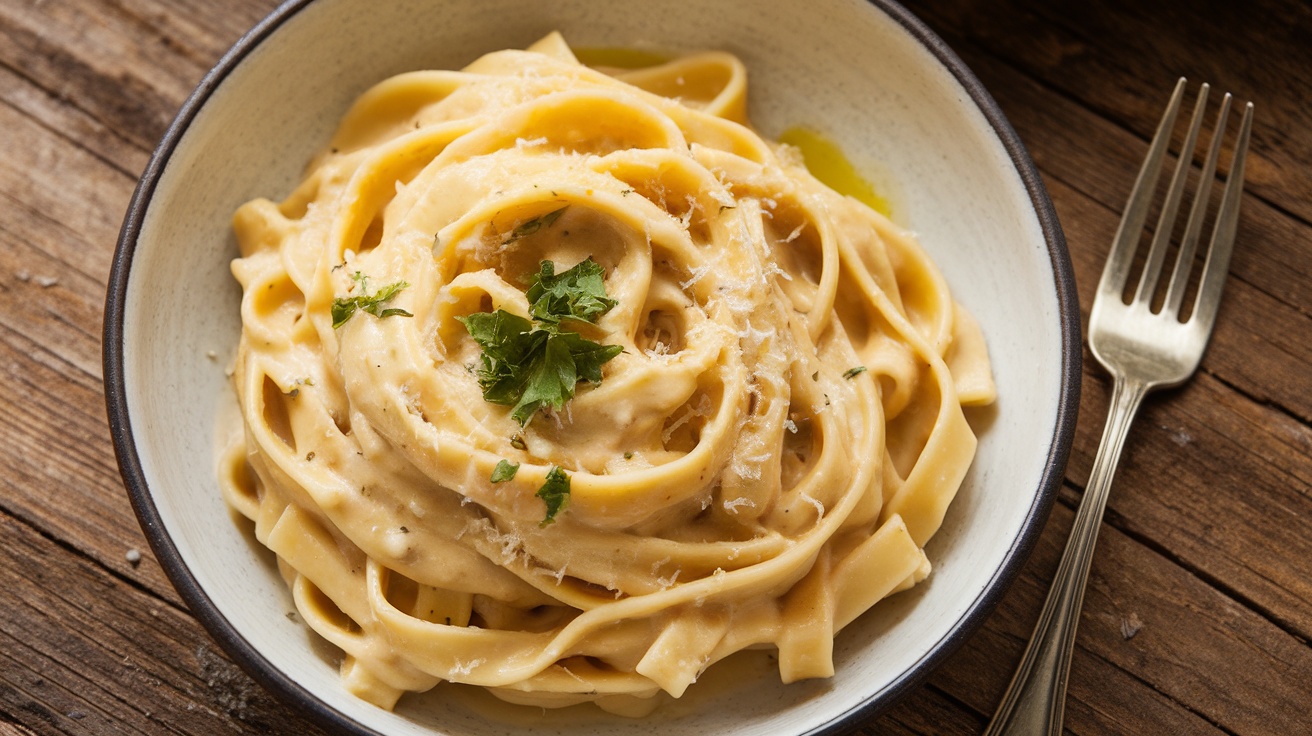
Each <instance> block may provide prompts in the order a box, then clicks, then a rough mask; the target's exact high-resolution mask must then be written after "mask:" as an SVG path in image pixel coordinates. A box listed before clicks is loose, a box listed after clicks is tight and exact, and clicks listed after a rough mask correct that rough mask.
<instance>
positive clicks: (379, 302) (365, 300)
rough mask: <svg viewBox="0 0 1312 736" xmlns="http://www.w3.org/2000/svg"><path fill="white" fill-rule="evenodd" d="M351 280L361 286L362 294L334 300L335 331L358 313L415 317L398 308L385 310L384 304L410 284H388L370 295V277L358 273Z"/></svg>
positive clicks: (399, 282) (376, 315) (401, 282)
mask: <svg viewBox="0 0 1312 736" xmlns="http://www.w3.org/2000/svg"><path fill="white" fill-rule="evenodd" d="M351 279H352V280H354V281H355V282H356V283H358V284H359V285H360V294H359V295H358V296H343V297H338V298H336V299H334V300H333V309H332V314H333V329H334V330H335V329H337V328H338V327H341V326H342V325H344V324H346V322H347V320H349V319H351V317H354V316H355V313H356V312H357V311H359V312H368V313H369V314H372V315H373V316H375V317H378V318H380V319H381V318H383V317H413V316H414V315H413V314H411V313H409V312H407V311H405V310H404V309H398V308H396V307H388V308H384V307H383V304H384V303H385V302H388V301H390V300H391V299H392V297H395V296H396V295H397V294H399V293H400V292H401V290H402V289H404V288H406V287H407V286H409V285H410V284H408V283H406V282H404V281H397V282H396V283H393V284H388V285H387V286H384V287H383V288H381V289H379V290H378V291H377V292H376V293H374V294H372V295H371V294H370V293H369V277H368V276H365V275H364V274H362V273H360V272H359V271H356V272H355V273H354V274H352V276H351Z"/></svg>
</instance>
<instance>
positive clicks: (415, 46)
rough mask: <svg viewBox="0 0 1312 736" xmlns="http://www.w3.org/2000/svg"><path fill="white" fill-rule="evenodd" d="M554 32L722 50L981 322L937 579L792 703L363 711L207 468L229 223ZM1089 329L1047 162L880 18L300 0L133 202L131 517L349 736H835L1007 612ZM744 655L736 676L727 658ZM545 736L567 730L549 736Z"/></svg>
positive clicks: (226, 292)
mask: <svg viewBox="0 0 1312 736" xmlns="http://www.w3.org/2000/svg"><path fill="white" fill-rule="evenodd" d="M552 30H560V31H561V32H562V33H563V34H564V35H565V37H566V39H567V40H568V41H569V42H570V43H571V44H572V45H574V46H576V47H638V48H652V49H661V50H678V49H686V50H701V49H722V50H726V51H730V52H732V53H735V54H737V55H738V56H739V57H740V58H742V59H743V61H744V62H745V63H746V65H747V67H748V69H749V74H750V105H751V108H750V113H751V119H752V122H753V124H754V125H755V126H756V127H757V128H758V130H760V131H761V132H762V133H763V134H764V135H765V136H766V137H769V138H772V137H777V136H778V134H779V133H780V132H781V131H783V130H784V129H786V128H788V127H790V126H794V125H806V126H809V127H813V128H815V129H818V130H819V131H821V132H822V133H823V134H824V135H825V136H826V137H828V138H829V139H831V140H833V141H834V142H836V143H837V144H839V146H840V147H841V148H842V149H843V150H844V152H845V153H846V154H847V155H848V157H849V158H850V159H851V160H852V161H853V162H855V163H856V164H857V166H858V168H860V169H862V170H863V171H865V172H866V173H867V174H868V175H869V176H870V177H871V178H872V179H873V181H874V182H875V183H876V185H877V186H878V187H879V188H881V189H882V190H884V191H886V192H888V193H889V194H890V195H891V198H892V200H893V204H894V219H895V220H897V221H898V222H899V223H900V224H902V225H903V226H906V227H908V228H910V229H912V230H914V231H916V232H917V233H918V235H919V236H920V239H921V241H922V244H923V245H924V247H925V248H926V249H927V250H928V251H929V252H930V254H931V255H932V256H933V258H934V260H935V262H936V263H937V264H938V265H939V267H940V268H941V269H942V270H943V272H944V274H945V276H946V278H947V280H948V283H949V285H950V286H951V288H952V290H953V294H954V296H955V297H956V298H957V299H958V300H959V301H960V302H962V303H963V304H964V305H965V306H966V308H967V309H968V310H970V311H971V312H972V313H973V314H974V315H975V317H976V318H977V319H978V320H979V322H980V324H981V326H982V327H983V331H984V334H985V337H986V339H987V341H988V344H989V352H990V357H991V359H992V361H993V367H994V371H995V377H996V380H997V383H998V394H999V401H998V403H997V405H996V406H995V407H993V408H991V409H989V410H986V411H976V412H975V413H973V414H971V419H972V422H973V423H974V425H975V427H976V430H977V431H979V432H980V434H981V438H980V444H979V451H978V454H977V456H976V460H975V463H974V465H973V467H972V469H971V471H970V473H969V475H968V476H967V478H966V482H965V484H964V485H963V487H962V489H961V491H960V493H959V494H958V496H957V498H956V500H955V501H954V503H953V505H952V508H951V509H950V511H949V513H948V516H947V518H946V519H945V520H944V524H943V527H942V528H941V530H940V531H939V532H938V534H937V535H936V536H935V538H934V539H933V541H932V542H931V543H930V545H929V547H928V549H927V552H928V554H929V556H930V559H931V561H932V562H933V564H934V566H935V570H934V573H933V574H932V575H931V576H930V578H929V579H928V580H927V581H926V582H924V583H922V584H921V585H919V586H917V587H916V588H914V589H913V590H912V591H910V592H908V593H903V594H899V595H897V596H894V597H893V598H891V599H889V600H887V601H884V602H882V603H880V604H879V605H878V606H876V607H875V609H873V610H872V611H871V612H869V613H868V614H866V615H865V616H864V617H862V618H861V619H859V620H858V621H857V622H856V623H854V624H852V625H851V626H849V627H848V628H847V629H845V630H844V631H843V632H842V633H841V634H840V635H839V637H838V639H837V641H836V643H835V651H834V655H835V665H836V668H837V674H836V676H835V677H834V678H833V679H832V680H823V681H808V682H803V683H796V684H793V685H788V686H784V685H781V684H780V683H779V681H778V676H777V674H776V673H774V672H772V671H771V670H770V668H769V665H768V663H767V662H765V661H764V659H763V658H759V659H754V658H752V657H746V658H743V661H741V662H739V663H738V664H736V665H733V666H731V667H720V668H718V669H717V668H712V670H711V671H710V672H709V673H708V674H707V676H706V677H705V678H703V680H704V681H703V682H702V683H699V684H698V686H695V687H693V688H691V689H690V691H689V694H688V695H687V696H685V698H684V699H682V700H681V701H679V702H677V703H675V704H673V705H671V706H669V707H666V708H664V709H663V710H661V711H658V713H657V714H656V715H654V716H652V717H650V718H649V719H646V720H626V719H621V718H617V717H612V716H607V715H605V714H603V713H600V712H599V711H596V710H595V709H579V708H574V709H569V710H567V711H563V712H549V713H545V714H544V713H540V712H538V711H527V710H526V711H524V712H522V713H516V714H514V715H510V716H507V715H506V712H507V710H513V709H508V708H507V707H506V706H504V705H500V704H498V703H495V702H494V701H492V700H491V698H490V697H489V696H486V695H484V694H482V693H481V692H479V691H475V690H473V689H470V688H461V687H457V686H447V685H444V686H442V687H439V688H438V689H437V690H436V691H435V692H434V693H431V694H430V695H428V696H424V697H414V696H410V697H407V698H406V699H403V700H402V702H401V704H400V706H399V707H398V710H397V712H396V713H389V712H385V711H382V710H379V709H377V708H374V707H373V706H370V705H368V704H366V703H364V702H362V701H358V700H356V699H355V698H353V697H352V696H350V695H348V694H346V693H345V692H344V691H343V690H342V688H341V687H340V685H339V683H338V675H337V671H336V662H335V658H334V653H333V652H332V651H330V650H329V648H328V647H327V646H326V645H323V644H321V643H319V642H318V641H317V640H316V639H315V637H314V635H313V634H312V633H310V632H309V631H308V630H307V629H305V627H304V626H303V625H302V624H301V623H299V622H298V621H295V620H292V618H294V617H289V616H288V615H287V614H288V613H289V612H290V611H293V610H294V607H293V605H292V603H291V600H290V596H289V594H288V593H287V591H286V590H285V587H284V585H283V583H282V580H281V578H280V577H279V576H278V574H277V571H276V568H275V565H274V564H273V560H272V557H271V555H269V554H268V553H267V552H266V551H265V550H264V549H263V548H262V547H261V546H260V545H259V544H258V543H257V542H255V541H254V539H253V537H252V536H251V535H250V534H249V533H248V532H247V531H246V527H245V525H243V524H239V523H236V522H235V521H234V520H233V518H232V517H231V515H230V514H229V512H228V510H227V508H226V507H225V506H224V504H223V501H222V499H221V498H220V495H219V491H218V488H217V484H216V481H215V477H214V462H213V453H214V446H215V436H214V435H215V427H216V423H217V422H216V418H217V417H218V415H219V412H220V411H221V410H222V409H223V407H224V406H225V405H226V403H227V402H228V401H230V399H229V396H230V388H229V386H228V380H227V377H226V375H225V366H226V365H227V364H228V363H229V362H230V360H231V358H232V356H233V354H234V352H235V348H236V342H237V337H238V335H239V332H240V322H239V317H238V310H237V305H238V303H239V300H240V290H239V288H238V286H237V284H236V282H235V281H234V280H233V279H232V277H231V274H230V272H229V269H228V264H229V261H230V260H231V259H232V258H233V257H234V256H235V255H236V245H235V241H234V238H233V235H232V232H231V227H230V219H231V215H232V212H233V211H234V210H235V209H236V208H237V207H238V206H239V205H240V204H241V203H243V202H245V201H247V200H249V199H251V198H254V197H257V196H265V197H270V198H273V199H275V200H279V199H281V198H282V197H284V196H285V195H286V194H287V193H288V192H290V191H291V189H292V188H293V187H294V186H295V184H296V183H297V182H298V181H299V179H300V177H301V176H302V174H303V173H304V167H305V165H306V162H308V161H309V159H310V158H311V156H312V155H313V154H314V153H315V152H316V151H317V150H318V149H319V148H320V147H322V146H324V145H325V144H326V142H327V140H328V138H329V136H330V135H331V133H332V131H333V129H334V128H335V126H336V124H337V122H338V120H339V119H340V116H341V114H342V113H343V112H344V111H345V110H346V108H347V106H348V105H349V104H350V102H351V101H352V100H353V99H354V98H355V97H356V96H357V95H358V94H359V93H360V92H362V91H363V90H365V89H366V88H368V87H369V86H370V85H372V84H373V83H375V82H377V81H379V80H381V79H383V78H385V77H387V76H390V75H392V74H396V73H398V72H402V71H407V70H412V69H424V68H445V69H456V68H460V67H463V66H465V65H466V64H468V63H469V62H470V61H472V60H474V59H475V58H477V57H478V56H479V55H481V54H483V53H486V52H489V51H494V50H498V49H502V48H523V47H525V46H527V45H529V44H531V43H532V42H533V41H535V40H537V39H538V38H540V37H542V36H544V35H546V34H547V33H548V32H550V31H552ZM1079 361H1080V347H1079V310H1078V305H1077V302H1076V295H1075V290H1074V285H1073V281H1072V276H1071V270H1070V264H1069V262H1068V258H1067V254H1066V250H1065V243H1064V240H1063V238H1062V235H1061V231H1060V228H1059V227H1058V225H1057V222H1056V217H1055V214H1054V213H1053V210H1052V205H1051V203H1050V201H1049V200H1048V197H1047V194H1046V192H1045V190H1044V189H1043V187H1042V184H1041V183H1040V182H1039V180H1038V177H1037V174H1036V173H1035V171H1034V168H1033V164H1032V162H1031V161H1030V159H1029V157H1028V155H1027V154H1026V153H1025V151H1024V149H1023V147H1022V146H1021V144H1020V143H1019V141H1018V140H1017V138H1016V136H1015V134H1014V132H1013V131H1012V130H1011V128H1010V126H1009V125H1008V124H1007V123H1006V121H1005V119H1004V118H1003V116H1002V114H1001V112H1000V111H999V110H998V109H997V107H996V105H995V104H994V103H993V101H992V99H991V98H990V97H989V96H988V94H987V93H986V92H985V91H984V90H983V88H982V87H981V86H980V85H979V83H978V81H977V80H976V79H975V78H974V77H973V75H971V74H970V72H969V71H968V70H967V69H966V68H965V66H964V65H963V64H962V63H961V62H960V60H959V59H957V57H956V56H955V55H954V54H952V52H951V51H950V50H948V49H947V48H946V46H944V45H943V43H942V41H940V40H939V39H938V38H937V37H935V36H933V34H932V33H930V32H929V31H928V30H927V29H925V28H924V26H923V25H921V24H920V23H919V22H918V21H917V20H915V19H914V18H913V17H912V16H911V15H910V14H909V13H907V12H906V11H905V10H904V9H902V8H901V7H899V6H896V5H894V4H892V3H891V2H882V1H881V2H875V3H867V2H861V1H859V0H822V1H820V2H814V3H807V4H798V3H777V4H760V3H754V2H748V1H747V0H736V1H735V2H726V3H715V4H687V3H680V2H675V1H674V0H645V1H644V2H641V3H637V2H623V3H607V4H598V3H589V2H585V1H584V0H577V1H570V2H555V3H549V4H548V3H537V2H529V1H527V0H486V1H484V2H445V3H440V4H434V3H432V2H427V1H423V0H388V1H387V2H375V1H374V0H313V1H312V0H298V1H294V2H289V3H287V4H285V5H284V6H282V7H280V8H279V9H278V10H277V11H276V12H275V13H274V14H273V15H271V16H270V17H269V18H268V19H266V20H265V21H264V22H263V23H262V24H261V25H260V26H258V27H257V28H255V29H254V30H252V31H251V32H250V33H249V34H248V35H247V36H246V37H244V38H243V39H242V40H241V41H240V42H239V43H238V44H237V45H236V46H235V47H234V48H233V49H232V50H231V51H230V52H229V53H228V54H227V55H226V56H225V57H224V58H223V59H222V60H221V61H220V63H219V64H218V65H217V66H216V67H215V69H214V70H213V71H212V72H211V73H210V74H209V76H207V77H206V79H205V80H204V81H203V82H202V83H201V85H200V87H199V88H198V89H197V91H196V92H195V93H194V94H193V96H192V97H191V99H189V100H188V102H187V103H186V105H185V106H184V108H183V110H182V111H181V113H180V114H179V116H178V118H177V120H176V121H175V122H174V124H173V126H172V127H171V128H170V130H169V132H168V133H167V135H166V137H165V139H164V140H163V142H162V143H161V144H160V147H159V149H158V150H157V151H156V153H155V156H154V157H153V158H152V160H151V162H150V164H149V167H148V168H147V170H146V172H145V174H144V176H143V178H142V181H141V184H140V186H139V188H138V190H137V193H136V195H135V197H134V199H133V202H132V205H131V208H130V210H129V212H128V216H127V219H126V221H125V224H124V228H123V232H122V236H121V239H120V242H119V248H118V252H117V255H116V258H115V262H114V270H113V273H112V276H111V282H110V288H109V293H108V300H107V305H106V322H105V382H106V393H107V401H108V406H109V414H110V422H111V429H112V432H113V436H114V442H115V448H116V450H117V452H118V455H119V461H120V465H121V467H122V470H123V475H124V479H125V482H126V485H127V487H128V490H129V493H130V496H131V499H132V502H133V505H134V508H135V509H136V511H137V514H138V516H139V518H140V520H141V522H142V525H143V528H144V529H145V531H146V533H147V536H148V537H149V539H150V542H151V544H152V546H153V548H154V550H155V553H156V555H157V557H158V558H159V560H160V562H161V564H163V566H164V567H165V570H166V571H167V572H168V574H169V576H170V578H171V579H172V580H173V582H174V584H175V585H176V586H177V587H178V589H179V591H180V592H181V594H182V596H183V597H184V599H185V600H186V601H187V603H188V604H189V606H190V607H191V609H192V611H193V612H195V613H196V615H197V616H198V617H199V618H200V619H201V621H202V622H203V623H204V624H205V626H206V627H207V628H208V630H209V631H210V633H211V634H212V635H213V636H214V637H215V639H216V640H217V641H218V642H219V643H220V644H221V645H222V646H223V648H224V649H225V650H226V651H227V652H228V653H229V655H231V656H232V657H234V658H235V659H236V660H237V661H239V662H240V663H241V664H243V665H244V666H245V667H246V668H247V669H248V670H249V671H251V672H252V673H253V674H254V675H255V676H256V677H257V679H259V680H260V681H261V682H262V683H263V684H265V685H266V686H268V687H270V688H271V689H272V690H274V691H275V692H277V693H278V694H280V695H282V696H284V697H285V698H288V699H290V700H291V701H293V702H295V703H297V704H298V705H300V706H301V707H303V708H304V709H306V710H307V712H308V713H309V714H310V715H311V716H312V717H314V718H316V719H317V720H319V721H320V722H321V723H324V724H325V725H329V726H335V727H338V728H343V729H346V730H349V731H354V732H359V733H373V732H379V733H387V734H421V733H434V732H436V733H442V734H451V735H453V736H455V735H459V736H475V735H477V736H484V735H491V734H503V733H504V734H513V733H522V732H524V730H525V729H527V728H529V727H531V728H533V729H534V732H535V733H539V732H541V733H553V732H565V731H568V732H570V733H572V734H596V733H603V732H604V733H616V734H624V733H632V734H640V733H649V732H650V731H651V729H652V727H653V725H652V723H653V720H654V721H655V722H657V723H658V724H659V726H660V730H661V732H662V733H667V734H673V735H678V734H703V733H722V734H771V735H775V734H791V733H797V734H801V733H825V732H831V731H834V732H837V731H841V730H845V729H846V728H847V727H850V726H851V725H854V724H855V723H856V722H857V720H858V719H861V718H867V717H869V716H871V715H873V714H874V713H875V712H877V711H878V710H879V709H881V708H884V707H886V706H887V705H888V704H890V703H891V702H892V701H893V700H894V699H895V698H896V697H897V696H898V695H899V694H901V693H903V692H904V691H905V690H906V689H908V688H909V687H911V686H912V685H914V684H915V683H916V682H918V681H919V680H920V679H921V678H923V677H924V676H925V675H926V674H927V673H928V672H929V671H930V670H931V669H932V667H933V666H934V665H935V664H937V663H938V662H940V661H941V660H942V658H943V657H945V656H946V654H947V653H948V652H950V651H951V650H953V649H954V648H955V647H956V646H957V645H958V644H959V643H960V642H961V641H962V640H963V639H964V638H965V637H966V636H967V635H968V634H969V633H970V632H972V631H973V630H974V629H975V628H977V627H978V625H979V624H980V623H981V622H982V620H983V618H984V617H985V616H986V615H987V614H988V612H989V611H991V610H992V608H993V606H994V604H995V603H996V601H997V599H998V597H999V596H1000V595H1001V594H1002V592H1003V591H1004V590H1005V588H1006V586H1007V585H1008V584H1009V583H1010V581H1011V580H1012V578H1013V577H1014V576H1015V574H1016V573H1017V571H1018V568H1019V566H1020V564H1021V563H1022V562H1023V560H1024V558H1025V557H1026V555H1027V553H1028V551H1029V548H1030V547H1031V545H1032V544H1033V542H1034V540H1035V537H1036V536H1037V533H1038V531H1039V530H1040V529H1041V527H1042V523H1043V521H1044V520H1045V519H1046V517H1047V512H1048V510H1049V507H1050V505H1051V502H1052V499H1053V497H1054V495H1055V491H1056V487H1057V485H1058V484H1059V483H1060V480H1061V475H1062V471H1063V469H1064V466H1065V461H1066V456H1067V454H1068V451H1069V446H1070V441H1071V437H1072V435H1073V431H1074V420H1075V411H1076V407H1077V404H1078V386H1079V383H1078V381H1079V373H1080V371H1079ZM726 664H728V663H726ZM556 729H559V731H557V730H556Z"/></svg>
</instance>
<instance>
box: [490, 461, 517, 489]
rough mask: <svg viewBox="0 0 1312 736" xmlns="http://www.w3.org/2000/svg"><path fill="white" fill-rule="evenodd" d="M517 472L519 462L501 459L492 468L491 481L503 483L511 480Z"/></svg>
mask: <svg viewBox="0 0 1312 736" xmlns="http://www.w3.org/2000/svg"><path fill="white" fill-rule="evenodd" d="M518 472H519V463H512V462H510V461H509V460H502V461H501V462H499V463H497V466H496V467H495V468H493V469H492V482H493V483H505V482H506V481H508V480H513V479H514V477H515V473H518Z"/></svg>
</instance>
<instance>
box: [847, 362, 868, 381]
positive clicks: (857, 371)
mask: <svg viewBox="0 0 1312 736" xmlns="http://www.w3.org/2000/svg"><path fill="white" fill-rule="evenodd" d="M866 370H867V368H866V367H865V366H863V365H859V366H857V367H855V368H848V369H847V370H845V371H843V378H856V377H857V376H859V375H861V374H862V373H865V372H866Z"/></svg>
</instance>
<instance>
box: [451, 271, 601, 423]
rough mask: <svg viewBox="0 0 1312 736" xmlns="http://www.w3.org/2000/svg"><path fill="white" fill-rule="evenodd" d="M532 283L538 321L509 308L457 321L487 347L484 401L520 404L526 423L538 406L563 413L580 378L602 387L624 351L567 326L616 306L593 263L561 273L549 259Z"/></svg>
mask: <svg viewBox="0 0 1312 736" xmlns="http://www.w3.org/2000/svg"><path fill="white" fill-rule="evenodd" d="M539 268H540V271H539V272H538V273H536V274H534V275H533V276H532V277H530V279H529V282H530V283H529V289H528V293H527V296H528V299H529V302H530V312H531V313H532V316H533V320H532V321H530V320H528V319H525V318H524V317H520V316H519V315H516V314H512V313H510V312H507V311H505V310H504V309H498V310H497V311H495V312H476V313H474V314H470V315H468V316H466V317H458V318H457V319H459V320H460V322H461V323H462V324H463V325H464V326H465V329H466V330H467V331H468V332H469V336H470V337H472V338H473V339H474V341H475V342H477V343H478V344H479V346H480V347H481V348H483V354H482V367H481V368H479V369H478V371H477V375H478V384H479V386H480V387H481V388H482V389H483V398H484V399H485V400H487V401H489V402H491V403H493V404H501V405H503V406H512V407H514V408H513V410H512V411H511V413H510V415H511V417H512V418H514V420H515V421H517V422H519V424H520V426H521V427H522V426H526V425H527V424H528V423H529V421H530V420H531V419H532V418H533V415H534V414H535V413H537V411H538V410H539V409H542V408H544V407H550V408H551V409H554V410H560V409H562V408H564V406H565V402H567V401H569V400H570V399H571V398H573V397H574V392H575V388H576V387H577V385H578V383H579V381H589V382H591V383H600V382H601V366H602V365H603V364H605V363H606V362H607V361H609V360H610V359H611V358H614V357H615V356H616V355H619V354H620V353H622V352H624V348H623V346H620V345H603V344H601V343H598V342H594V341H592V340H589V339H587V338H585V337H583V336H582V335H580V334H578V333H577V332H571V331H569V330H565V329H562V328H561V326H560V320H561V319H563V318H566V317H569V318H571V319H578V320H582V321H585V322H592V321H594V320H595V319H596V318H597V317H598V316H600V315H602V314H605V313H606V311H608V310H609V309H611V308H612V307H614V306H615V304H616V301H615V300H614V299H611V298H609V297H607V296H606V285H605V279H604V278H603V277H604V275H605V273H604V271H603V270H602V268H601V266H600V265H598V264H597V262H596V261H594V260H592V259H591V258H588V259H586V260H584V261H583V262H582V263H579V264H578V265H577V266H575V267H574V268H571V269H569V270H568V271H565V272H564V273H561V274H559V275H557V274H556V273H555V266H554V265H553V264H552V263H551V261H542V263H541V264H540V266H539Z"/></svg>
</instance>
